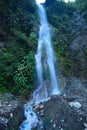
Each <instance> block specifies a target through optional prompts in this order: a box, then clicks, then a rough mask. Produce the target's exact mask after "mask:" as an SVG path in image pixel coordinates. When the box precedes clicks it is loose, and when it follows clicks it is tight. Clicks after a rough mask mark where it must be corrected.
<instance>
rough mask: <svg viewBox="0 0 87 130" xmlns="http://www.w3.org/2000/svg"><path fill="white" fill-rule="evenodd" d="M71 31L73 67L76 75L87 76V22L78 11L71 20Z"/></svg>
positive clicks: (70, 49) (70, 47) (69, 48)
mask: <svg viewBox="0 0 87 130" xmlns="http://www.w3.org/2000/svg"><path fill="white" fill-rule="evenodd" d="M70 31H71V35H72V36H73V40H72V42H71V43H70V44H69V47H68V51H69V56H70V57H71V59H72V61H73V63H72V68H71V69H72V71H73V73H74V75H75V76H80V77H81V76H84V77H87V24H86V22H85V19H84V18H83V16H82V15H81V14H80V13H79V12H78V11H76V12H74V15H73V18H72V19H71V21H70Z"/></svg>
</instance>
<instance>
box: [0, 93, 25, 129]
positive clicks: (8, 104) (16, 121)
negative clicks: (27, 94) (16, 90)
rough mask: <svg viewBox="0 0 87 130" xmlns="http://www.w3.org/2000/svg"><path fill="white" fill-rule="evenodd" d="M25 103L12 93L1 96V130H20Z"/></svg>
mask: <svg viewBox="0 0 87 130" xmlns="http://www.w3.org/2000/svg"><path fill="white" fill-rule="evenodd" d="M23 105H24V102H23V101H20V100H18V99H15V98H14V96H13V95H12V94H10V93H6V94H4V95H1V94H0V130H18V127H19V125H20V124H21V123H22V120H23V119H25V118H24V110H23Z"/></svg>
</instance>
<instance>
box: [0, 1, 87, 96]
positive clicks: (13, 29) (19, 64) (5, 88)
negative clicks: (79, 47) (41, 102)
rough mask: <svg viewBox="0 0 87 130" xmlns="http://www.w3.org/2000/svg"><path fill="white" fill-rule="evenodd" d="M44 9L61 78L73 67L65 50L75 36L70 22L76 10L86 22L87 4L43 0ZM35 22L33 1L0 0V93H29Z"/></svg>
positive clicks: (35, 29) (35, 39) (35, 13)
mask: <svg viewBox="0 0 87 130" xmlns="http://www.w3.org/2000/svg"><path fill="white" fill-rule="evenodd" d="M45 7H46V11H47V16H48V21H49V23H50V24H51V25H52V26H53V30H54V33H53V37H52V40H53V47H54V49H55V53H56V57H57V58H58V59H59V60H60V61H61V62H62V65H61V62H60V63H59V65H60V66H62V67H63V73H64V75H68V74H70V73H72V68H73V66H74V60H73V58H72V57H70V54H69V53H70V52H69V51H68V45H69V44H70V42H71V41H72V39H74V37H75V36H72V35H71V32H70V20H71V18H73V12H74V11H75V10H76V9H78V10H80V12H81V13H82V14H84V17H85V19H86V21H87V10H86V7H87V1H86V0H84V1H83V0H76V2H75V3H70V2H69V3H68V4H66V3H65V2H64V1H63V0H59V1H57V0H46V4H45ZM38 21H39V20H38V15H37V8H36V4H35V0H1V1H0V41H2V42H4V43H5V46H4V48H3V50H2V51H0V92H3V93H5V92H12V93H14V94H18V95H19V94H21V95H23V94H25V93H26V92H27V91H31V90H32V88H33V83H34V72H35V64H34V54H35V52H36V48H37V43H38V40H37V33H38V31H39V28H38V27H39V26H38V24H39V22H38ZM43 50H44V49H43ZM86 55H87V49H84V57H85V59H87V56H86ZM44 56H45V55H44ZM44 56H43V58H44ZM59 65H58V67H59ZM44 73H45V72H44ZM46 78H47V77H46Z"/></svg>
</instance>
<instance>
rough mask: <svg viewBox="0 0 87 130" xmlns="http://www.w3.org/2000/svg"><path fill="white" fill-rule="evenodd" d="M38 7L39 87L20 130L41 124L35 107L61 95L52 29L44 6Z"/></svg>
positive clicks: (26, 110)
mask: <svg viewBox="0 0 87 130" xmlns="http://www.w3.org/2000/svg"><path fill="white" fill-rule="evenodd" d="M36 3H37V2H36ZM37 6H38V9H39V16H40V24H41V26H40V31H39V40H38V48H37V53H36V55H35V59H36V70H37V77H38V82H39V87H38V88H37V89H36V91H35V92H34V93H33V98H32V100H31V102H30V103H29V104H27V105H25V117H26V120H25V121H24V122H23V124H22V125H21V126H20V130H31V129H32V128H34V127H36V125H37V124H38V123H39V120H38V118H37V115H36V114H35V112H34V111H33V109H32V106H33V105H37V104H38V103H40V102H44V101H46V100H48V99H50V97H51V96H52V95H57V94H60V90H59V87H58V83H57V79H56V73H55V67H54V59H55V57H54V52H53V49H52V46H51V36H50V31H49V30H50V28H49V25H48V22H47V18H46V13H45V10H44V7H43V5H41V4H39V3H37ZM43 48H44V51H43ZM43 57H44V58H43ZM43 68H44V69H43ZM47 68H48V70H47ZM46 70H47V71H49V74H50V85H49V86H48V85H47V84H46V83H45V81H44V75H43V73H44V71H46Z"/></svg>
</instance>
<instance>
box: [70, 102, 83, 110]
mask: <svg viewBox="0 0 87 130" xmlns="http://www.w3.org/2000/svg"><path fill="white" fill-rule="evenodd" d="M69 105H70V106H71V107H75V108H77V109H79V108H81V104H80V103H79V102H70V103H69Z"/></svg>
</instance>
